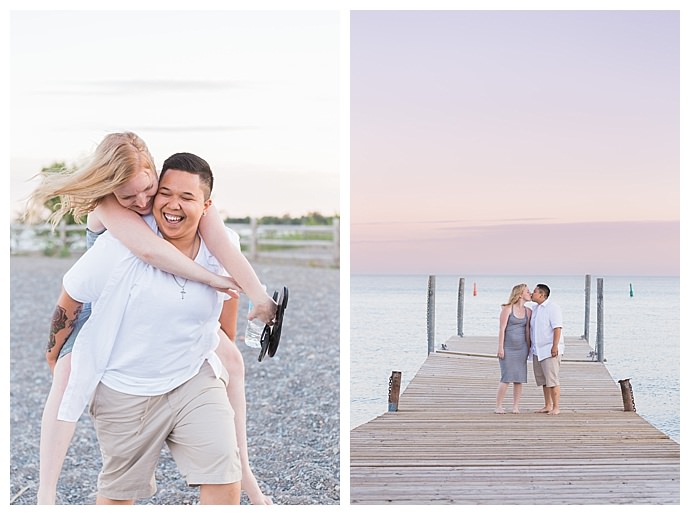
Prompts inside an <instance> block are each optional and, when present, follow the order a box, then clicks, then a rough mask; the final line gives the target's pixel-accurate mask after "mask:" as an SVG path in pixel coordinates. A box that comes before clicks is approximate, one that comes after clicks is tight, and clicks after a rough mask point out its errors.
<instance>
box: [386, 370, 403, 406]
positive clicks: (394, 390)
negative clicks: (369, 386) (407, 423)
mask: <svg viewBox="0 0 690 515" xmlns="http://www.w3.org/2000/svg"><path fill="white" fill-rule="evenodd" d="M401 380H402V372H398V371H395V370H394V371H393V372H392V373H391V377H390V379H389V380H388V411H398V402H399V400H400V382H401Z"/></svg>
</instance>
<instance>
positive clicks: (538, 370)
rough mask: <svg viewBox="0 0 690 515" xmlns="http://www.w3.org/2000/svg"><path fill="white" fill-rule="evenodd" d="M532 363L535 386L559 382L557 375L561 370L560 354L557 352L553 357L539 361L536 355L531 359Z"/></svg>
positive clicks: (553, 384)
mask: <svg viewBox="0 0 690 515" xmlns="http://www.w3.org/2000/svg"><path fill="white" fill-rule="evenodd" d="M532 365H533V367H534V380H535V381H536V383H537V386H547V387H549V388H550V387H552V386H559V385H560V384H561V383H560V381H559V378H558V375H559V372H560V370H561V355H560V354H559V355H558V356H556V357H553V358H546V359H543V360H541V361H539V360H538V359H537V357H536V356H534V357H533V359H532Z"/></svg>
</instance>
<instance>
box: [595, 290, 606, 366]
mask: <svg viewBox="0 0 690 515" xmlns="http://www.w3.org/2000/svg"><path fill="white" fill-rule="evenodd" d="M597 361H599V362H600V363H603V362H604V361H606V359H604V279H603V278H601V277H599V278H597Z"/></svg>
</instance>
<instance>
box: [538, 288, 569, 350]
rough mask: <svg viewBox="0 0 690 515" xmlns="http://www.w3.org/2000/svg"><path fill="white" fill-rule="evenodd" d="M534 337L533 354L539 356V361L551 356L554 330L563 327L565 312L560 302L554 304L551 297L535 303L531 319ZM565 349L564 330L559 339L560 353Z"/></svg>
mask: <svg viewBox="0 0 690 515" xmlns="http://www.w3.org/2000/svg"><path fill="white" fill-rule="evenodd" d="M530 327H531V334H530V337H531V339H532V354H534V355H536V356H537V359H538V360H539V361H542V360H544V359H546V358H550V357H551V348H552V346H553V330H554V329H556V328H557V327H560V328H561V329H562V328H563V313H562V311H561V308H560V306H558V304H554V303H553V302H551V301H550V299H546V300H545V301H544V302H542V303H541V304H535V305H534V307H533V308H532V319H531V321H530ZM564 350H565V344H564V338H563V332H562V331H561V337H560V339H559V340H558V354H559V355H562V354H563V352H564Z"/></svg>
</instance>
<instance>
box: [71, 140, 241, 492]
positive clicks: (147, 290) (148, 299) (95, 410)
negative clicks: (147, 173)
mask: <svg viewBox="0 0 690 515" xmlns="http://www.w3.org/2000/svg"><path fill="white" fill-rule="evenodd" d="M212 188H213V174H212V172H211V169H210V167H209V166H208V163H206V161H204V160H203V159H201V158H199V157H198V156H195V155H193V154H187V153H181V154H175V155H173V156H171V157H170V158H168V159H167V160H166V161H165V163H164V164H163V168H162V170H161V174H160V179H159V190H158V194H157V195H156V197H155V200H154V205H153V212H152V216H148V217H144V218H145V220H146V221H147V222H148V223H149V224H150V225H151V227H152V229H154V230H156V231H159V232H160V234H161V235H162V237H163V238H165V239H166V240H167V241H169V242H170V243H172V244H173V245H174V246H175V247H176V248H177V249H178V250H180V251H181V252H183V253H185V254H186V255H187V256H189V257H190V258H191V259H194V260H195V261H196V262H197V263H199V264H201V265H202V266H204V267H206V268H207V269H209V270H211V271H213V272H216V273H224V270H223V268H222V266H221V265H220V264H219V263H218V261H217V260H216V259H215V258H214V257H213V256H212V255H211V254H210V252H209V251H208V249H207V248H206V246H205V245H204V242H203V241H202V240H201V237H200V236H199V233H198V227H199V221H200V220H201V217H202V216H204V215H205V213H206V210H207V209H208V208H209V207H210V205H211V199H210V195H211V190H212ZM63 286H64V289H65V291H66V293H67V295H68V300H67V301H63V300H62V299H63V297H64V296H63V297H61V302H66V303H68V304H69V301H70V300H71V301H73V302H74V303H75V304H78V303H85V302H91V303H92V315H91V319H90V323H91V327H97V328H98V331H99V335H100V338H97V339H94V338H86V337H84V338H82V339H77V341H76V342H75V347H74V350H73V358H72V359H73V361H72V372H71V375H70V381H69V384H68V386H67V389H66V391H65V395H64V397H63V402H62V405H61V407H60V414H59V418H60V419H61V420H76V418H78V416H79V415H80V414H81V412H82V411H83V409H84V405H85V403H86V402H88V401H89V399H91V407H90V414H91V416H92V419H93V421H94V426H95V428H96V433H97V436H98V440H99V444H100V448H101V453H102V455H103V468H102V470H101V473H100V475H99V478H98V496H97V504H133V503H134V502H135V500H136V499H138V498H141V497H147V496H151V495H153V494H154V493H155V491H156V484H155V469H156V466H157V463H158V460H159V458H160V451H161V449H162V447H163V444H164V443H167V445H168V447H169V449H170V451H171V454H172V455H173V458H174V459H175V461H176V463H177V465H178V467H179V469H180V471H181V473H182V474H183V475H184V477H185V478H186V480H187V482H188V484H190V485H199V486H200V502H201V504H239V500H240V480H241V477H242V471H241V465H240V458H239V450H238V447H237V441H236V440H235V439H234V435H235V428H234V412H233V410H232V407H231V405H230V403H229V401H228V397H227V393H226V384H227V379H228V378H227V372H226V371H225V369H224V367H223V366H222V364H221V362H220V359H219V358H218V356H217V355H216V353H215V349H216V347H217V345H218V328H219V326H220V325H221V323H220V322H219V319H220V320H221V322H222V320H223V308H224V306H225V304H226V303H225V302H224V300H225V299H227V298H228V297H227V296H226V295H224V294H221V293H219V292H217V291H216V290H214V289H212V288H210V287H208V286H206V285H203V284H201V283H196V282H193V281H191V282H188V281H187V280H186V279H182V278H179V277H176V276H174V275H172V274H168V273H166V272H163V271H161V270H159V269H157V268H154V267H152V266H150V265H148V264H146V263H145V262H143V261H141V260H139V259H138V258H137V257H136V256H134V255H133V254H132V253H131V252H130V251H129V250H128V249H127V248H126V247H125V246H124V245H123V244H121V243H120V242H119V241H118V240H116V239H115V238H114V237H112V235H110V234H109V232H106V233H105V234H104V235H102V236H101V237H99V238H98V240H97V241H96V243H95V244H94V246H93V247H92V248H91V249H90V250H89V251H88V252H86V253H85V254H84V255H83V256H82V257H81V258H80V259H79V260H78V261H77V262H76V263H75V265H74V266H73V267H72V268H71V269H70V270H69V271H68V272H67V274H66V275H65V278H64V280H63ZM63 307H64V308H65V312H67V313H70V312H74V306H71V305H66V306H63ZM82 331H84V332H85V331H88V328H87V325H85V326H84V328H83V330H82ZM80 341H81V342H84V341H88V342H90V345H80V344H79V343H80ZM96 342H98V344H99V345H94V344H95V343H96ZM94 390H95V392H94ZM75 417H76V418H75ZM229 435H232V436H233V437H232V438H228V436H229Z"/></svg>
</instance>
